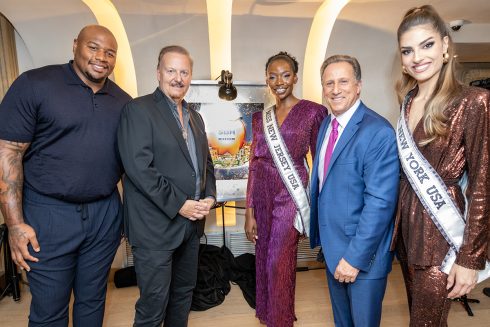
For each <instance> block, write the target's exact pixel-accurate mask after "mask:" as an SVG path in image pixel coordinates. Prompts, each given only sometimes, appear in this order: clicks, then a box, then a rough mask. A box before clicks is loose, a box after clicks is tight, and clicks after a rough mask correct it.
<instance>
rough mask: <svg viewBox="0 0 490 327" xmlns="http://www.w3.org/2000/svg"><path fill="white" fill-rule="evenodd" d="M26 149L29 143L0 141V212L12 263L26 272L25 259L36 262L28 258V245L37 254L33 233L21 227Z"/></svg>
mask: <svg viewBox="0 0 490 327" xmlns="http://www.w3.org/2000/svg"><path fill="white" fill-rule="evenodd" d="M29 145H30V143H19V142H12V141H5V140H0V210H1V211H2V214H3V216H4V218H5V223H6V224H7V227H8V228H9V242H10V247H11V252H12V259H13V260H14V262H15V263H16V264H18V265H19V266H20V267H22V268H25V269H27V270H29V269H30V268H29V266H28V265H27V263H26V262H25V261H24V259H27V260H30V261H37V259H36V258H34V257H33V256H31V255H30V253H29V251H28V250H27V245H28V244H29V243H31V245H32V247H33V248H34V250H35V251H36V252H38V251H39V244H38V242H37V239H36V233H35V232H34V230H33V229H32V227H31V226H29V225H27V224H25V223H24V218H23V214H22V188H23V184H24V171H23V165H22V158H23V157H24V153H25V151H26V150H27V148H28V147H29Z"/></svg>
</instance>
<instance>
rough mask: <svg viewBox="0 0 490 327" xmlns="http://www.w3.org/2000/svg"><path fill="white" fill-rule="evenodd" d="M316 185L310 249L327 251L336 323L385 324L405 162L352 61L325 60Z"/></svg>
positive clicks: (364, 326) (341, 57)
mask: <svg viewBox="0 0 490 327" xmlns="http://www.w3.org/2000/svg"><path fill="white" fill-rule="evenodd" d="M321 76H322V86H323V95H324V97H325V100H326V103H327V106H328V108H329V110H330V112H331V115H329V116H328V117H327V118H326V119H325V120H324V121H323V124H322V126H321V127H320V132H319V134H318V142H317V151H316V157H315V160H314V164H313V173H312V182H311V225H310V242H311V247H315V246H317V245H320V244H321V246H322V248H323V253H324V256H325V262H326V266H327V269H326V271H327V280H328V287H329V291H330V298H331V301H332V308H333V313H334V320H335V325H336V326H341V327H349V326H362V327H368V326H379V324H380V321H381V307H382V301H383V297H384V293H385V289H386V281H387V275H388V273H389V272H390V271H391V263H392V259H393V253H392V252H390V241H391V237H392V234H393V215H394V211H395V207H396V200H397V194H398V180H399V162H398V156H397V149H396V140H395V132H394V130H393V128H392V127H391V125H390V123H389V122H388V121H387V120H386V119H384V118H383V117H381V116H380V115H378V114H377V113H375V112H374V111H372V110H371V109H369V108H367V107H366V106H365V105H364V104H363V103H362V102H361V101H360V99H359V97H360V93H361V68H360V66H359V63H358V61H357V60H356V59H355V58H353V57H350V56H344V55H336V56H332V57H329V58H328V59H326V60H325V61H324V63H323V65H322V68H321Z"/></svg>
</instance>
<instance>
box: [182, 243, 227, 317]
mask: <svg viewBox="0 0 490 327" xmlns="http://www.w3.org/2000/svg"><path fill="white" fill-rule="evenodd" d="M230 260H233V254H232V253H231V251H230V250H229V249H228V248H227V247H221V248H219V247H217V246H214V245H207V244H201V245H200V246H199V265H198V270H197V283H196V287H195V288H194V293H193V296H192V305H191V310H193V311H204V310H207V309H209V308H212V307H215V306H217V305H220V304H221V303H223V301H224V300H225V296H226V295H227V294H228V293H229V292H230V288H231V287H230Z"/></svg>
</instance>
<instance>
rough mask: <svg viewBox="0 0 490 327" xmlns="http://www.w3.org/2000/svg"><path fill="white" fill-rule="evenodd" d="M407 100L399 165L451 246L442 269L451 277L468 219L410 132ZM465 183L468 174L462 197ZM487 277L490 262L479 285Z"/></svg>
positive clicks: (400, 125)
mask: <svg viewBox="0 0 490 327" xmlns="http://www.w3.org/2000/svg"><path fill="white" fill-rule="evenodd" d="M407 101H408V97H407V98H406V99H405V101H404V102H403V105H402V110H401V115H400V118H399V119H398V124H397V128H396V140H397V145H398V154H399V156H400V163H401V166H402V168H403V171H404V172H405V175H406V176H407V179H408V181H409V182H410V184H411V185H412V188H413V190H414V191H415V193H416V194H417V197H418V198H419V200H420V202H421V203H422V205H423V206H424V208H425V210H427V212H428V213H429V216H430V218H431V219H432V221H433V222H434V224H435V225H436V227H437V229H438V230H439V232H440V233H441V234H442V236H444V238H445V239H446V241H447V242H448V243H449V251H448V253H447V254H446V257H445V258H444V260H443V262H442V264H441V268H440V269H441V271H442V272H444V273H446V274H449V271H450V270H451V267H452V266H453V264H454V262H455V261H456V254H457V253H458V251H459V248H460V247H461V245H462V244H463V236H464V229H465V226H466V220H465V217H463V215H462V214H461V212H460V211H459V209H458V208H457V207H456V205H455V204H454V202H453V200H452V199H451V197H450V196H449V193H448V191H447V188H446V184H444V181H443V180H442V178H441V177H440V176H439V174H438V173H437V172H436V171H435V169H434V168H433V167H432V166H431V164H430V163H429V162H428V161H427V160H426V159H425V157H424V156H423V155H422V154H421V153H420V151H419V150H418V148H417V145H416V144H415V141H414V140H413V138H412V134H411V133H410V132H409V130H408V126H407V122H406V120H405V107H406V104H407ZM466 182H467V179H466V173H465V174H464V176H463V178H462V180H461V181H460V185H461V186H462V190H463V194H464V190H465V188H466V185H464V184H466ZM465 215H466V213H465ZM488 277H490V262H489V261H488V260H487V262H486V265H485V269H484V270H480V271H479V273H478V282H481V281H483V280H485V279H487V278H488Z"/></svg>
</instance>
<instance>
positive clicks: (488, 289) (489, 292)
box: [483, 287, 490, 297]
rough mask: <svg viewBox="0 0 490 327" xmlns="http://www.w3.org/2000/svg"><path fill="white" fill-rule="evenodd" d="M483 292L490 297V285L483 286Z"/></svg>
mask: <svg viewBox="0 0 490 327" xmlns="http://www.w3.org/2000/svg"><path fill="white" fill-rule="evenodd" d="M483 294H485V295H486V296H489V297H490V287H485V288H484V289H483Z"/></svg>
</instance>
